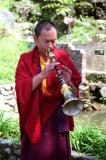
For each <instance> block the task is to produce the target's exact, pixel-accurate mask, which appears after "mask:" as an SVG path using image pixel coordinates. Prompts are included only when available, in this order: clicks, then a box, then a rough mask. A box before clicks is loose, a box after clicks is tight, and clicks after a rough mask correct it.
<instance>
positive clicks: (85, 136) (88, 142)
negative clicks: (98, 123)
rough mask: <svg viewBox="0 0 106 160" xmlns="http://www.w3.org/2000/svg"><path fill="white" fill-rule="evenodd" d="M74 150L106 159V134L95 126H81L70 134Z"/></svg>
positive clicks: (102, 159)
mask: <svg viewBox="0 0 106 160" xmlns="http://www.w3.org/2000/svg"><path fill="white" fill-rule="evenodd" d="M70 138H71V142H72V147H73V149H74V150H76V151H78V152H80V153H85V154H90V155H93V156H96V157H97V159H98V160H100V159H101V160H105V159H106V135H103V134H102V132H101V131H100V129H98V128H97V127H95V126H91V125H88V126H85V127H79V128H78V130H75V131H74V132H73V133H71V134H70Z"/></svg>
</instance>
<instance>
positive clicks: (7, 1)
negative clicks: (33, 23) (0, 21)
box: [0, 0, 15, 9]
mask: <svg viewBox="0 0 106 160" xmlns="http://www.w3.org/2000/svg"><path fill="white" fill-rule="evenodd" d="M13 2H15V0H4V1H2V0H0V9H10V8H11V6H12V3H13Z"/></svg>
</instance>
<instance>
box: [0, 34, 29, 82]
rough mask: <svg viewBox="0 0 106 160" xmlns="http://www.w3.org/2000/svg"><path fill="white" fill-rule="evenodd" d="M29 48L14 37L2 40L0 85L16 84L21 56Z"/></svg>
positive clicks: (0, 46)
mask: <svg viewBox="0 0 106 160" xmlns="http://www.w3.org/2000/svg"><path fill="white" fill-rule="evenodd" d="M28 48H29V46H28V43H26V42H23V41H19V40H17V39H16V38H15V37H14V36H8V37H3V38H1V39H0V84H6V83H13V82H14V77H15V69H16V65H17V62H18V59H19V56H20V54H21V53H23V52H25V51H27V50H28Z"/></svg>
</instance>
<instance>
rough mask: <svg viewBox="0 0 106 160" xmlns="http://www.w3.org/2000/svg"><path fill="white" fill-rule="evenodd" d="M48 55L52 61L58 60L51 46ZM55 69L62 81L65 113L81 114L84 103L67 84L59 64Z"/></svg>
mask: <svg viewBox="0 0 106 160" xmlns="http://www.w3.org/2000/svg"><path fill="white" fill-rule="evenodd" d="M47 56H48V57H49V58H50V60H51V61H52V62H55V61H56V57H55V55H54V53H53V52H52V49H51V48H49V49H48V51H47ZM55 70H56V72H57V76H58V79H59V81H60V83H61V93H62V95H63V97H64V101H65V102H64V104H63V107H62V110H63V112H64V114H66V115H68V116H72V115H76V114H79V113H80V112H81V110H83V108H84V103H83V102H82V101H81V100H80V99H78V98H77V97H76V96H75V95H74V94H73V93H72V91H71V88H70V87H69V86H68V85H67V84H66V82H65V80H64V79H63V76H62V73H61V72H59V68H58V66H55Z"/></svg>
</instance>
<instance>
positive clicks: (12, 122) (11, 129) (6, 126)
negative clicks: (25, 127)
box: [0, 111, 20, 143]
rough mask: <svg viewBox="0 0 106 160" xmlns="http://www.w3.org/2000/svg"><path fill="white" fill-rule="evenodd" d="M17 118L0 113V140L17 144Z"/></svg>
mask: <svg viewBox="0 0 106 160" xmlns="http://www.w3.org/2000/svg"><path fill="white" fill-rule="evenodd" d="M19 137H20V136H19V124H18V118H16V117H15V118H13V117H12V118H11V117H10V116H9V115H8V114H6V113H4V112H1V111H0V138H2V139H11V140H13V141H14V142H16V143H18V142H19Z"/></svg>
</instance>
